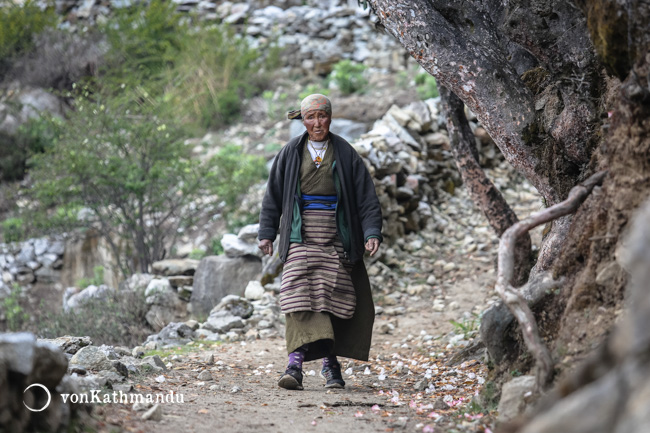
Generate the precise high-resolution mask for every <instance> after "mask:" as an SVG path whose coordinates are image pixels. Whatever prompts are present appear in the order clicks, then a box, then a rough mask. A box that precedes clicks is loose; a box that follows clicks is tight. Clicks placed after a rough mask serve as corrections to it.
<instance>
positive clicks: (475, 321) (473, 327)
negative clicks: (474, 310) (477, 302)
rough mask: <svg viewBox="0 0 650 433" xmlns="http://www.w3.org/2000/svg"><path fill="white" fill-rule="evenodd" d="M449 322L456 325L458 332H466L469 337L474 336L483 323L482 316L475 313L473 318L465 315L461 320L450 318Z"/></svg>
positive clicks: (455, 328)
mask: <svg viewBox="0 0 650 433" xmlns="http://www.w3.org/2000/svg"><path fill="white" fill-rule="evenodd" d="M449 323H451V324H452V325H454V330H455V331H456V332H458V333H462V334H465V335H466V336H467V337H472V336H473V335H474V334H476V333H477V332H478V329H479V326H480V325H481V316H480V315H478V314H474V315H472V317H471V318H468V317H463V320H462V321H461V322H457V321H455V320H450V321H449Z"/></svg>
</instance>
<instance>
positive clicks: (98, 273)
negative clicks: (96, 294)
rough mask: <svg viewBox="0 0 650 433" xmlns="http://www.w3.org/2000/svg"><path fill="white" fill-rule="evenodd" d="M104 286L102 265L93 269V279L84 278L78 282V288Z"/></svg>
mask: <svg viewBox="0 0 650 433" xmlns="http://www.w3.org/2000/svg"><path fill="white" fill-rule="evenodd" d="M102 284H104V267H103V266H101V265H100V266H95V267H94V268H93V277H92V278H82V279H81V280H79V281H78V282H77V287H78V288H80V289H85V288H86V287H88V286H101V285H102Z"/></svg>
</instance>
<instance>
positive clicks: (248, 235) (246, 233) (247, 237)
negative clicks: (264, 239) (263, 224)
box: [237, 224, 260, 244]
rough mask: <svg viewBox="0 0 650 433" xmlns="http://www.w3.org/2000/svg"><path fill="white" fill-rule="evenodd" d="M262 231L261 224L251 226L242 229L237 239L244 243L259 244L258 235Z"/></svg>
mask: <svg viewBox="0 0 650 433" xmlns="http://www.w3.org/2000/svg"><path fill="white" fill-rule="evenodd" d="M259 231H260V225H259V224H249V225H247V226H244V227H242V228H241V229H240V230H239V233H237V237H238V238H239V239H241V240H242V241H244V242H249V243H251V242H252V243H255V244H257V235H258V233H259Z"/></svg>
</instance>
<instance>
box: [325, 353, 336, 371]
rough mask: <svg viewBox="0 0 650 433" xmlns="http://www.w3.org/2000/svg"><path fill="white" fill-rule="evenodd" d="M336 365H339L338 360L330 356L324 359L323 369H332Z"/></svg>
mask: <svg viewBox="0 0 650 433" xmlns="http://www.w3.org/2000/svg"><path fill="white" fill-rule="evenodd" d="M334 365H339V361H338V360H337V359H336V356H334V355H329V356H326V357H325V358H323V368H325V367H332V366H334Z"/></svg>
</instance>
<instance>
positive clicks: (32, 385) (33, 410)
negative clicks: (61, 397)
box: [23, 383, 52, 412]
mask: <svg viewBox="0 0 650 433" xmlns="http://www.w3.org/2000/svg"><path fill="white" fill-rule="evenodd" d="M33 387H37V388H43V391H45V394H47V402H46V403H45V405H44V406H43V407H42V408H40V409H35V408H33V407H29V406H27V403H25V400H23V404H24V405H25V407H26V408H27V409H29V410H31V411H32V412H41V411H44V410H45V409H47V407H48V406H49V405H50V403H51V402H52V395H51V394H50V390H49V389H47V387H46V386H45V385H42V384H40V383H32V384H31V385H29V386H28V387H27V388H25V390H24V391H23V394H25V393H26V392H27V390H28V389H30V388H33Z"/></svg>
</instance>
